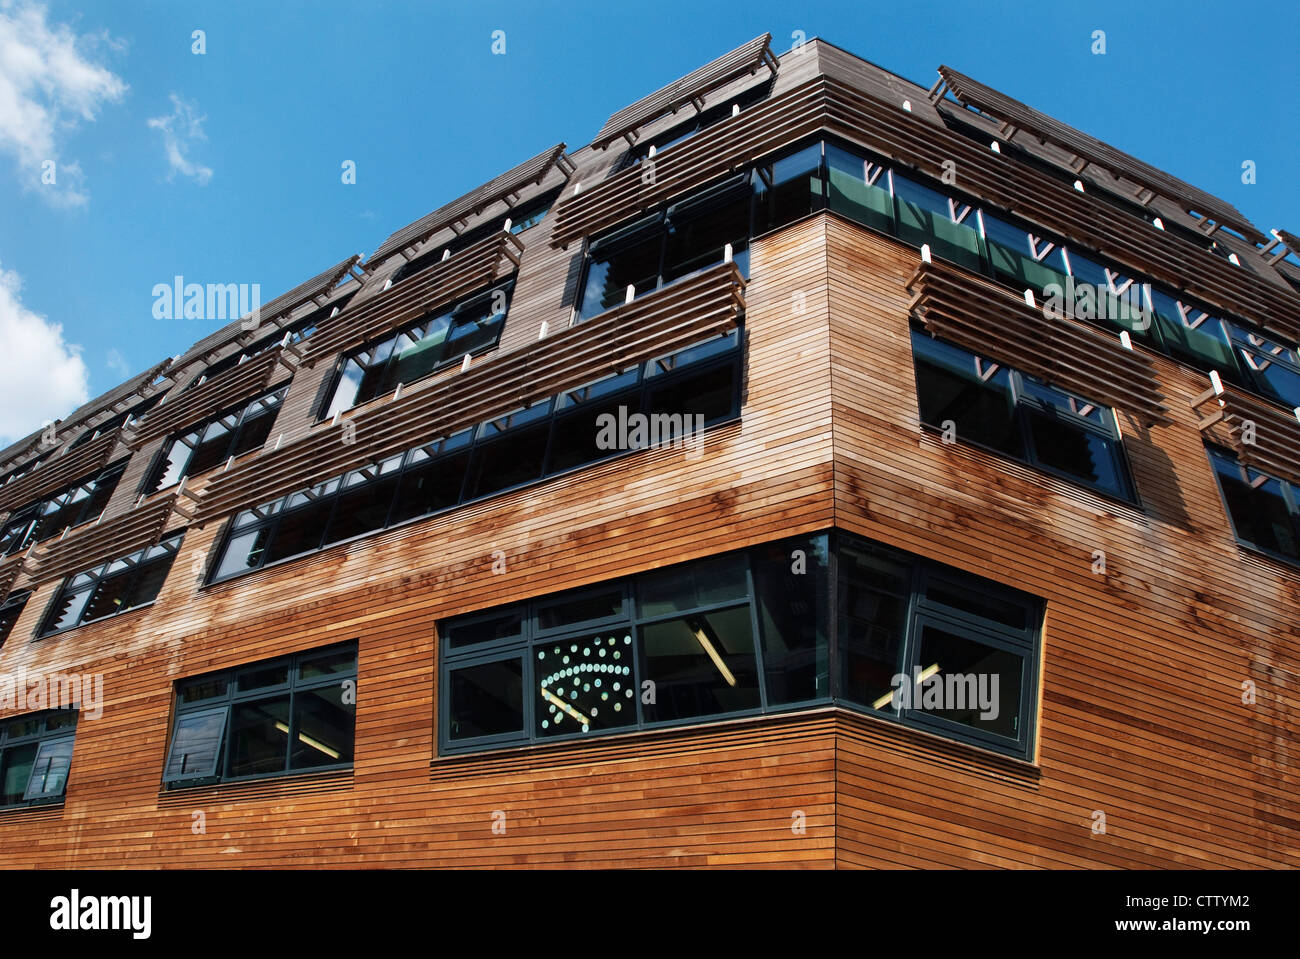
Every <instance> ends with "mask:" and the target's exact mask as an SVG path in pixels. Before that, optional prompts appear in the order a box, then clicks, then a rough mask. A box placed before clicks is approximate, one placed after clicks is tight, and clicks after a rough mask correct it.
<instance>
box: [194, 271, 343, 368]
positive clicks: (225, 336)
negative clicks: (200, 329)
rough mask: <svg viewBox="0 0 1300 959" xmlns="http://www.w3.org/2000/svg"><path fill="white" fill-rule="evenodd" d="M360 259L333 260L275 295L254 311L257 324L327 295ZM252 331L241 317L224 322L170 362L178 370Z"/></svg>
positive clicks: (274, 319) (277, 318)
mask: <svg viewBox="0 0 1300 959" xmlns="http://www.w3.org/2000/svg"><path fill="white" fill-rule="evenodd" d="M360 261H361V257H360V255H356V256H350V257H348V258H347V259H346V260H342V261H340V262H338V263H335V264H334V265H333V266H331V267H330V268H329V269H328V270H325V271H324V272H322V273H318V274H316V275H315V276H313V277H312V278H311V279H310V280H308V281H306V282H305V283H299V284H298V285H297V286H295V287H294V288H293V289H292V290H290V291H289V292H288V293H284V294H282V295H280V296H277V297H276V298H275V299H274V300H272V301H271V302H270V303H267V304H266V305H265V306H262V307H259V308H258V313H257V315H258V325H259V326H260V325H262V324H264V323H267V322H274V321H276V320H279V319H280V318H281V317H282V316H285V315H286V314H288V313H292V312H293V311H294V310H295V309H297V308H298V307H300V306H302V305H303V304H304V303H308V302H311V301H314V300H317V298H318V297H321V296H324V295H326V294H328V293H329V292H330V291H331V290H333V289H334V287H336V286H338V284H339V281H340V280H342V279H343V277H344V275H345V274H347V273H348V272H349V271H350V270H351V269H352V268H353V267H354V266H356V264H357V263H359V262H360ZM255 333H256V330H255V329H249V328H248V327H246V326H244V324H243V322H242V320H241V321H240V322H239V323H237V324H227V325H226V326H224V327H222V328H221V329H219V330H217V332H215V333H213V334H212V335H211V336H208V337H205V338H204V339H202V340H199V342H197V343H195V344H194V345H193V346H191V347H190V348H189V349H188V350H186V351H185V352H184V353H182V354H181V355H180V356H179V357H178V358H177V360H176V362H175V363H174V364H173V369H176V370H179V369H181V368H182V367H185V366H188V365H189V364H190V363H193V362H194V361H195V360H198V359H201V358H203V357H204V356H206V355H208V354H209V353H211V352H213V351H214V350H217V349H220V348H221V347H223V346H225V345H227V344H229V343H232V342H234V341H235V340H238V339H240V338H241V337H249V336H252V335H255Z"/></svg>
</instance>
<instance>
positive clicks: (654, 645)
mask: <svg viewBox="0 0 1300 959" xmlns="http://www.w3.org/2000/svg"><path fill="white" fill-rule="evenodd" d="M641 644H642V651H643V656H644V663H645V671H644V673H643V675H642V677H641V678H642V681H643V682H644V681H648V682H650V683H651V684H652V685H651V686H649V687H647V690H646V695H645V696H644V697H643V698H645V699H649V700H652V701H650V702H645V703H643V704H642V708H643V710H644V711H645V712H644V715H645V718H646V720H647V722H657V721H662V720H671V719H690V718H694V717H699V716H711V715H716V714H718V713H729V712H736V711H739V710H745V709H756V708H758V706H759V705H760V703H761V699H760V694H759V690H758V668H757V663H756V661H755V656H754V635H753V629H752V628H751V625H750V618H749V606H748V604H746V605H744V606H739V607H736V608H734V609H728V610H724V611H722V612H714V613H702V614H698V615H695V616H688V617H684V618H682V619H674V620H669V621H667V622H663V623H655V624H653V625H650V626H644V627H642V629H641ZM631 678H632V677H631V676H630V671H629V673H625V679H627V680H629V681H630V680H631Z"/></svg>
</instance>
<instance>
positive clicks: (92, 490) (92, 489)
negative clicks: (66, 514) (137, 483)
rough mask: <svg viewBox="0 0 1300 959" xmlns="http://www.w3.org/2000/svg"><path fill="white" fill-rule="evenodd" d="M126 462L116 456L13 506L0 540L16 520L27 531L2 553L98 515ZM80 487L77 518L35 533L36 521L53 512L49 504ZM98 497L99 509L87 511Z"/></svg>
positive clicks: (16, 550)
mask: <svg viewBox="0 0 1300 959" xmlns="http://www.w3.org/2000/svg"><path fill="white" fill-rule="evenodd" d="M126 466H127V461H126V459H119V460H117V461H115V462H113V463H111V464H109V465H108V466H105V467H102V468H101V469H98V470H96V471H95V472H94V473H92V474H90V475H89V476H87V477H84V478H82V479H80V480H77V481H76V482H75V483H70V484H68V485H67V486H65V487H64V488H63V489H61V490H59V491H58V492H57V493H54V494H51V495H48V496H44V497H42V498H41V499H39V500H36V501H34V502H30V503H26V504H24V505H23V506H21V507H19V508H18V509H16V510H14V511H13V512H12V513H10V514H9V517H8V518H7V519H6V520H5V524H4V527H3V528H0V541H2V540H4V539H7V538H9V537H10V536H11V535H12V533H13V532H15V531H16V530H17V529H18V528H19V527H18V525H17V524H18V523H19V521H21V522H22V523H23V525H24V526H25V527H26V531H25V532H23V534H22V536H20V537H19V538H17V539H15V540H14V541H13V542H12V543H11V544H10V545H9V546H8V547H6V548H5V550H4V555H5V556H13V555H15V554H17V553H21V552H22V551H23V550H25V549H27V548H28V547H29V546H31V545H33V544H35V543H43V542H45V541H46V540H49V539H53V538H54V537H55V536H58V535H60V534H61V533H62V532H63V531H64V530H70V529H76V528H77V527H78V526H84V525H85V524H87V523H91V522H94V521H95V520H97V519H98V518H99V517H100V516H101V515H103V512H104V509H105V508H107V506H108V502H109V500H110V499H111V498H112V496H113V493H114V492H116V490H117V486H118V484H119V483H120V482H121V480H122V476H123V474H124V473H125V472H126ZM110 483H111V485H109V486H107V491H106V492H102V499H100V497H101V488H102V487H103V486H104V485H105V484H110ZM83 490H84V491H86V494H85V496H84V497H83V498H82V501H81V508H80V509H79V510H78V511H77V513H76V518H75V519H74V520H73V521H72V522H70V523H66V524H64V525H61V526H58V527H57V528H51V529H50V530H48V531H42V533H41V534H39V535H38V534H37V533H36V525H37V523H38V521H39V520H41V519H42V518H43V517H44V516H47V515H49V514H50V513H51V512H52V511H51V510H50V509H49V507H50V505H51V504H53V503H54V502H55V501H56V500H59V499H62V498H64V497H71V496H73V495H74V494H76V493H78V492H80V491H83ZM97 501H98V502H99V510H98V511H97V512H94V513H93V514H92V513H91V512H90V506H91V504H93V503H95V502H97ZM75 502H77V501H76V500H69V501H68V503H67V504H65V505H64V506H61V507H59V510H58V511H62V510H63V509H66V508H67V507H68V505H71V504H72V503H75Z"/></svg>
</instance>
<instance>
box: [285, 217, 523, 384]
mask: <svg viewBox="0 0 1300 959" xmlns="http://www.w3.org/2000/svg"><path fill="white" fill-rule="evenodd" d="M523 248H524V244H523V242H522V241H521V240H520V239H519V238H518V237H517V236H515V235H514V234H513V233H507V232H506V231H505V230H502V231H500V232H499V233H497V234H496V235H494V236H491V237H488V238H487V239H485V240H481V241H480V242H478V243H475V244H474V245H473V246H469V247H466V248H465V249H463V250H460V251H458V252H456V253H454V254H452V255H451V256H450V257H448V258H447V259H446V260H443V261H441V262H440V263H437V264H435V265H433V266H431V267H428V268H427V269H424V270H421V271H420V272H419V273H417V274H416V275H415V276H412V277H409V278H408V279H405V280H403V281H402V282H401V283H400V284H398V285H397V286H396V287H394V288H393V289H392V290H390V291H388V292H386V293H383V294H380V295H379V296H377V297H375V298H374V299H372V300H369V301H368V302H366V303H364V304H362V305H361V306H359V307H357V308H355V309H352V310H344V311H343V312H342V313H340V314H339V315H338V316H336V317H333V318H331V319H329V320H326V321H325V322H324V323H322V324H321V327H320V329H318V330H317V331H316V332H315V333H313V334H312V335H311V337H309V338H308V340H307V342H306V344H305V354H304V357H303V362H304V363H307V364H309V365H310V364H312V363H315V362H316V361H317V360H319V359H321V358H322V357H327V356H332V355H333V354H335V353H337V352H339V351H340V350H343V349H347V348H348V347H351V346H356V345H360V344H362V343H365V342H367V341H368V340H370V339H373V338H374V337H376V336H379V335H380V334H382V333H385V332H387V331H388V330H391V329H395V328H396V327H398V326H400V325H402V324H403V323H406V322H407V321H408V320H415V319H418V318H419V317H420V316H421V315H422V314H423V313H425V312H427V311H428V310H431V309H434V308H435V307H438V306H441V305H444V304H450V303H454V302H455V301H456V300H457V299H459V298H460V297H462V296H465V295H466V294H469V293H472V292H474V291H476V290H480V289H482V288H483V287H486V286H488V285H489V284H491V283H492V282H494V281H495V280H497V279H499V278H500V277H501V276H503V275H504V274H505V273H506V272H509V271H513V270H516V269H518V268H519V256H520V253H521V252H522V251H523Z"/></svg>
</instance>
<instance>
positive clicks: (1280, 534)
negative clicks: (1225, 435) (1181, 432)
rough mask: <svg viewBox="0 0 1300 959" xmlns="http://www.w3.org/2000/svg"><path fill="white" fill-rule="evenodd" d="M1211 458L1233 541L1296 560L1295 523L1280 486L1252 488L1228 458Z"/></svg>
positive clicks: (1269, 484)
mask: <svg viewBox="0 0 1300 959" xmlns="http://www.w3.org/2000/svg"><path fill="white" fill-rule="evenodd" d="M1211 458H1212V459H1213V460H1214V467H1215V470H1216V471H1217V472H1218V474H1219V485H1220V486H1221V487H1222V489H1223V499H1224V501H1225V502H1226V503H1227V504H1228V515H1229V516H1230V517H1231V519H1232V527H1233V529H1234V530H1235V531H1236V534H1237V538H1238V539H1240V540H1242V541H1243V542H1245V543H1248V544H1249V545H1251V546H1254V547H1256V548H1257V549H1264V550H1269V551H1271V552H1274V553H1280V554H1281V555H1283V556H1289V557H1290V558H1292V559H1300V543H1297V539H1296V529H1297V524H1296V522H1295V519H1294V517H1292V515H1291V513H1290V510H1289V509H1288V507H1287V504H1286V499H1285V498H1284V495H1283V492H1282V484H1281V483H1279V482H1278V481H1277V480H1274V479H1267V480H1264V481H1263V482H1262V483H1260V485H1259V486H1254V487H1252V486H1251V484H1250V483H1249V482H1247V481H1246V480H1245V479H1244V478H1243V477H1242V475H1241V469H1240V468H1239V467H1238V466H1237V464H1236V463H1235V462H1233V461H1232V460H1231V459H1229V458H1227V457H1224V456H1220V455H1218V454H1213V453H1212V454H1211ZM1250 477H1251V479H1252V480H1259V479H1263V478H1262V477H1260V476H1258V474H1253V473H1252V474H1250Z"/></svg>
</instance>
